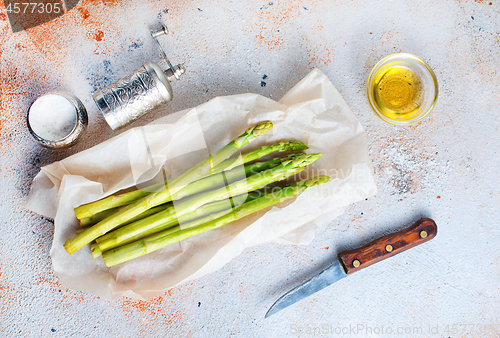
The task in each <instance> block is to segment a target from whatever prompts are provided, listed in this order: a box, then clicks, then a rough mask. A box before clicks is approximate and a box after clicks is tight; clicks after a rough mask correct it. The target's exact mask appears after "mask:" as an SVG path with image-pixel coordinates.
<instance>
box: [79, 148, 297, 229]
mask: <svg viewBox="0 0 500 338" xmlns="http://www.w3.org/2000/svg"><path fill="white" fill-rule="evenodd" d="M294 155H295V154H291V155H288V158H290V159H291V158H293V156H294ZM281 161H282V159H280V158H274V159H272V160H269V161H267V162H256V163H252V164H248V165H246V166H245V167H243V168H239V167H238V168H233V169H231V170H229V171H224V172H220V173H218V174H215V175H210V176H207V177H205V178H202V179H201V180H198V181H194V182H191V183H189V184H188V185H187V186H185V187H184V188H183V189H181V190H180V191H179V192H178V193H177V194H175V195H174V196H170V199H173V200H178V199H181V198H184V197H186V196H190V195H195V194H197V193H200V192H203V191H205V190H210V189H214V188H218V187H220V186H223V185H224V184H227V183H228V182H229V183H232V182H234V181H237V180H239V179H242V178H244V177H246V176H250V175H253V174H255V173H257V172H261V171H264V170H267V169H270V168H273V167H275V166H277V165H278V164H280V163H281ZM168 206H169V205H166V204H162V205H159V206H157V207H154V208H151V209H149V210H147V211H145V212H143V213H142V214H140V215H138V216H136V217H134V218H132V219H131V220H130V221H129V222H127V224H128V223H132V222H135V221H138V220H139V219H142V218H145V217H148V216H150V215H153V214H156V213H157V212H159V211H162V210H165V209H166V208H167V207H168ZM118 210H119V208H113V209H108V210H104V211H101V212H99V213H97V214H95V215H94V216H90V217H85V218H82V219H81V220H80V226H82V227H88V226H91V225H94V224H96V223H99V222H100V221H102V220H103V219H105V218H107V217H109V216H111V215H113V214H115V213H117V212H118Z"/></svg>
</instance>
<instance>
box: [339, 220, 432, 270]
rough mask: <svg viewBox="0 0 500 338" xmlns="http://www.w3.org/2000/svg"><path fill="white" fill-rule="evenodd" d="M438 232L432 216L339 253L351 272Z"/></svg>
mask: <svg viewBox="0 0 500 338" xmlns="http://www.w3.org/2000/svg"><path fill="white" fill-rule="evenodd" d="M436 233H437V227H436V223H435V222H434V221H433V220H432V219H430V218H422V219H420V220H418V221H417V222H416V223H415V224H413V225H412V226H411V227H409V228H407V229H405V230H402V231H399V232H395V233H393V234H390V235H387V236H384V237H382V238H379V239H377V240H375V241H373V242H371V243H368V244H367V245H365V246H363V247H362V248H359V249H356V250H348V251H342V252H341V253H339V255H338V256H339V261H340V264H342V267H343V268H344V270H345V272H346V273H347V274H351V273H353V272H356V271H358V270H361V269H363V268H366V267H367V266H370V265H372V264H374V263H377V262H379V261H381V260H383V259H386V258H389V257H391V256H394V255H397V254H398V253H400V252H403V251H405V250H407V249H409V248H412V247H414V246H416V245H419V244H422V243H425V242H427V241H429V240H431V239H432V238H434V236H436Z"/></svg>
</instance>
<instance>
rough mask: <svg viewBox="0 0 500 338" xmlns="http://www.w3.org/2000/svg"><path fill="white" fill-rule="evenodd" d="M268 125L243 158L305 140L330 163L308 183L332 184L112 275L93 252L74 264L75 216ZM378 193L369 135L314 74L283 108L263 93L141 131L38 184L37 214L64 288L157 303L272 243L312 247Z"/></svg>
mask: <svg viewBox="0 0 500 338" xmlns="http://www.w3.org/2000/svg"><path fill="white" fill-rule="evenodd" d="M263 120H271V121H272V122H273V124H274V127H273V129H272V130H271V131H270V132H269V133H267V134H266V135H265V136H262V137H259V138H257V139H256V140H255V141H254V142H252V143H251V144H250V145H247V146H245V147H244V148H243V150H242V151H243V152H247V151H249V150H253V149H255V148H258V147H260V146H262V145H264V144H272V143H275V142H278V141H284V140H297V141H301V142H303V143H305V144H307V145H308V146H309V148H310V149H309V150H307V152H308V153H316V152H321V153H323V156H322V157H321V158H320V159H319V160H317V161H316V162H314V163H313V164H312V165H310V166H309V167H308V168H307V169H306V173H301V176H300V179H304V178H306V177H312V176H316V175H321V174H326V175H329V176H330V177H331V180H330V181H329V182H328V183H326V184H322V185H319V186H316V187H313V188H309V189H307V190H306V191H305V192H304V193H302V194H301V195H299V196H298V197H297V198H296V199H295V200H294V201H288V202H286V203H284V204H281V205H278V206H274V207H272V208H270V209H268V210H264V211H262V212H259V213H257V214H255V215H251V216H248V217H246V218H244V219H242V220H239V221H237V222H234V223H231V224H228V225H226V226H223V227H221V228H219V229H216V230H213V231H209V232H207V233H204V234H201V235H197V236H194V237H191V238H189V239H186V240H183V241H182V242H179V243H176V244H172V245H169V246H167V247H165V248H163V249H160V250H158V251H155V252H153V253H151V254H148V255H145V256H143V257H140V258H138V259H135V260H132V261H129V262H126V263H123V264H120V265H117V266H114V267H112V268H107V267H106V266H105V264H104V261H103V260H102V257H99V258H98V259H94V258H93V257H92V255H91V253H90V246H89V245H87V246H86V247H85V248H83V249H81V250H79V251H78V252H76V253H74V254H73V255H68V254H67V253H66V251H65V250H64V248H63V244H64V242H65V241H66V240H67V239H68V238H70V237H74V236H75V230H77V229H78V228H79V224H78V220H77V219H76V217H75V214H74V211H73V209H74V208H75V207H77V206H79V205H81V204H84V203H88V202H91V201H94V200H97V199H100V198H102V197H104V196H108V195H110V194H113V193H115V192H117V191H119V190H122V189H125V188H128V187H134V186H135V185H136V184H137V183H140V182H142V181H146V180H149V179H151V178H152V177H154V176H155V175H157V174H161V175H164V174H166V175H167V177H168V178H170V177H174V176H176V175H178V174H180V173H182V172H183V171H185V170H186V169H188V168H189V167H191V166H192V165H194V164H196V163H197V162H199V161H200V160H202V159H203V158H205V157H206V156H207V154H208V153H209V152H215V151H217V150H218V149H220V148H221V147H222V146H224V145H225V144H227V143H228V142H230V141H231V140H232V139H233V138H234V137H236V136H238V135H239V134H241V133H242V132H243V131H244V130H245V129H247V128H248V127H249V126H251V125H254V124H256V123H258V122H260V121H263ZM160 122H161V121H160ZM162 165H163V168H164V169H163V171H161V170H160V169H161V168H160V167H161V166H162ZM375 192H376V186H375V182H374V177H373V168H372V165H371V161H370V159H369V157H368V153H367V149H366V145H365V137H364V131H363V128H362V127H361V125H360V124H359V122H358V120H357V119H356V117H355V116H354V115H353V113H352V112H351V110H350V109H349V107H348V106H347V104H346V103H345V101H344V100H343V99H342V97H341V96H340V94H339V92H338V91H337V90H336V89H335V88H334V86H333V85H332V83H331V82H330V81H329V79H328V78H327V77H326V76H325V75H324V74H323V73H322V72H321V71H319V70H313V71H312V72H311V73H310V74H309V75H307V76H306V77H305V78H304V79H303V80H302V81H300V82H299V83H298V84H297V85H296V86H295V87H293V88H292V89H291V90H290V91H289V92H288V93H287V94H286V95H285V96H284V97H283V98H282V99H281V100H280V101H279V102H275V101H273V100H271V99H268V98H265V97H263V96H260V95H257V94H243V95H233V96H226V97H217V98H214V99H212V100H210V101H209V102H207V103H204V104H202V105H200V106H198V107H196V108H193V109H190V110H187V111H185V115H184V116H183V117H182V118H181V119H179V120H178V121H177V122H176V123H174V124H161V123H159V124H153V125H147V126H144V127H138V128H134V129H131V130H129V131H127V132H124V133H122V134H120V135H118V136H116V137H114V138H112V139H110V140H108V141H106V142H103V143H101V144H99V145H97V146H95V147H93V148H91V149H88V150H86V151H83V152H81V153H78V154H76V155H73V156H71V157H68V158H66V159H64V160H62V161H60V162H56V163H52V164H50V165H48V166H45V167H43V168H42V170H41V172H40V173H39V174H38V175H37V176H36V177H35V179H34V181H33V185H32V188H31V191H30V194H29V197H28V208H29V209H30V210H32V211H35V212H37V213H39V214H42V215H44V216H47V217H51V218H54V226H55V230H54V240H53V243H52V248H51V251H50V255H51V257H52V263H53V268H54V271H55V274H56V275H57V276H58V277H59V280H60V283H61V284H63V285H65V286H66V287H68V288H70V289H74V290H81V291H85V292H88V293H92V294H95V295H98V296H101V297H104V298H107V299H116V298H119V297H121V296H127V297H133V298H138V299H151V298H152V297H154V296H156V295H159V294H162V293H164V292H165V290H167V289H169V288H171V287H173V286H174V285H177V284H180V283H183V282H186V281H188V280H191V279H194V278H198V277H201V276H203V275H205V274H208V273H210V272H213V271H215V270H217V269H219V268H221V267H222V266H223V265H224V264H226V263H227V262H229V261H230V260H231V259H232V258H234V257H236V256H237V255H238V254H239V253H241V252H242V251H243V250H244V249H245V248H248V247H251V246H254V245H258V244H261V243H266V242H280V243H293V244H307V243H309V242H310V241H311V240H312V239H313V238H314V237H315V236H316V234H317V233H318V232H319V231H320V230H321V229H322V228H324V227H326V226H327V224H328V223H329V222H330V221H331V220H332V219H333V218H334V217H337V216H338V215H340V214H341V213H342V208H343V207H344V206H347V205H349V204H351V203H354V202H356V201H360V200H362V199H365V198H367V197H369V196H373V195H374V194H375Z"/></svg>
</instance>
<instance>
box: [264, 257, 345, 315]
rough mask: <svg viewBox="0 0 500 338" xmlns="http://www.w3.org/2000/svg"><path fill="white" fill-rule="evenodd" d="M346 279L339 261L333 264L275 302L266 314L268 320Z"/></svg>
mask: <svg viewBox="0 0 500 338" xmlns="http://www.w3.org/2000/svg"><path fill="white" fill-rule="evenodd" d="M344 277H347V274H346V273H345V271H344V268H343V267H341V266H340V262H339V261H337V262H335V263H333V264H332V265H330V266H329V267H327V268H326V269H325V270H323V271H321V272H320V273H318V274H317V275H316V276H314V277H312V278H311V279H309V280H308V281H305V282H304V283H302V284H300V285H299V286H296V287H295V288H294V289H292V290H290V291H289V292H288V293H285V294H284V295H283V296H281V297H280V298H279V299H278V300H277V301H276V302H274V304H273V305H272V306H271V308H269V310H268V311H267V313H266V318H267V317H269V316H271V315H274V314H275V313H277V312H279V311H281V310H283V309H285V308H287V307H289V306H290V305H292V304H295V303H296V302H298V301H299V300H302V299H304V298H306V297H308V296H310V295H312V294H313V293H316V292H318V291H320V290H323V289H324V288H326V287H327V286H330V285H332V284H333V283H335V282H338V281H339V280H341V279H342V278H344Z"/></svg>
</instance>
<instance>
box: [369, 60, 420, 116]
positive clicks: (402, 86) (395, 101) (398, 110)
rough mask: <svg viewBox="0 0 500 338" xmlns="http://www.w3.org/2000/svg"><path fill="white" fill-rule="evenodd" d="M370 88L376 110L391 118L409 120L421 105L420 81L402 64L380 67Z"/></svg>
mask: <svg viewBox="0 0 500 338" xmlns="http://www.w3.org/2000/svg"><path fill="white" fill-rule="evenodd" d="M370 90H371V91H372V93H373V98H374V101H375V105H377V108H378V110H379V111H380V112H381V113H382V114H383V115H385V116H386V117H388V118H390V119H392V120H400V121H406V120H410V119H412V118H413V117H414V116H415V114H417V113H418V112H419V108H420V106H421V105H422V96H423V95H422V94H423V93H422V82H421V81H420V79H419V77H418V76H417V75H416V74H415V73H414V72H413V71H412V70H411V69H410V68H407V67H404V66H400V65H398V66H393V67H386V68H383V69H381V70H380V71H379V73H378V74H376V75H375V77H374V81H373V82H372V88H370Z"/></svg>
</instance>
